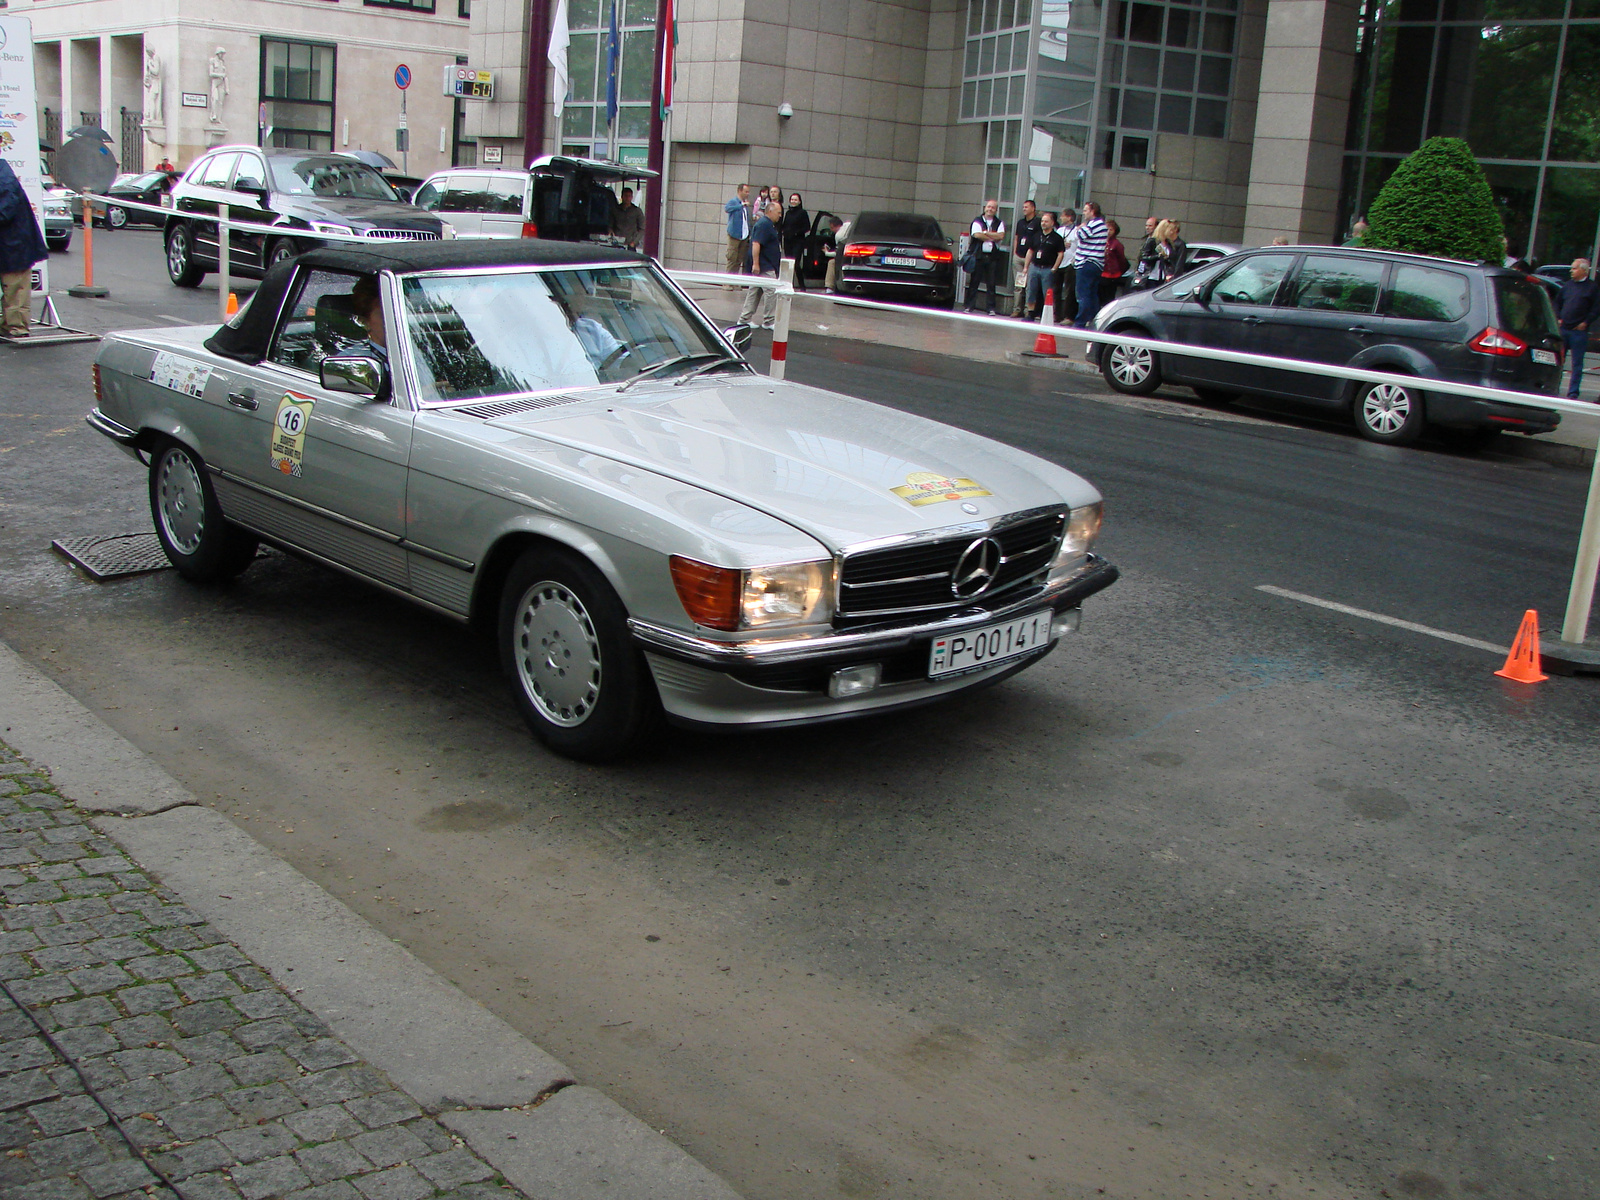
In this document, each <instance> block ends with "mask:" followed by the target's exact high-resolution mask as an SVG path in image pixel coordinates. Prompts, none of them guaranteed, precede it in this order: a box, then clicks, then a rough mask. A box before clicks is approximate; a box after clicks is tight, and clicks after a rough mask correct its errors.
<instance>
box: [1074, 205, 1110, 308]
mask: <svg viewBox="0 0 1600 1200" xmlns="http://www.w3.org/2000/svg"><path fill="white" fill-rule="evenodd" d="M1109 236H1110V230H1109V229H1107V228H1106V222H1105V218H1104V217H1102V216H1101V215H1100V206H1099V205H1098V204H1096V203H1095V202H1094V201H1093V200H1085V201H1084V202H1083V224H1081V225H1080V226H1079V227H1078V246H1077V251H1076V253H1075V254H1074V255H1073V260H1072V265H1073V266H1074V267H1075V268H1076V270H1077V276H1078V278H1077V281H1076V282H1077V285H1078V288H1077V291H1078V315H1077V317H1076V318H1075V319H1074V320H1073V322H1072V323H1073V324H1074V325H1076V326H1077V327H1078V328H1079V329H1087V328H1088V327H1089V326H1090V325H1091V324H1092V323H1093V322H1094V315H1095V313H1096V312H1098V311H1099V310H1100V273H1101V272H1102V271H1104V270H1105V269H1106V241H1107V239H1108V238H1109Z"/></svg>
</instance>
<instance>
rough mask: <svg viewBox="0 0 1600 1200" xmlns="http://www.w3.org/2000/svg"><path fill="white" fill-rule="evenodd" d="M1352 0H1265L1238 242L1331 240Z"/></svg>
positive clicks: (1351, 49)
mask: <svg viewBox="0 0 1600 1200" xmlns="http://www.w3.org/2000/svg"><path fill="white" fill-rule="evenodd" d="M1356 25H1357V3H1356V0H1271V3H1270V4H1269V5H1268V8H1267V32H1266V43H1265V46H1264V48H1263V52H1262V57H1261V100H1260V105H1259V107H1258V108H1257V110H1256V133H1255V145H1254V148H1253V150H1252V153H1251V158H1250V191H1249V194H1248V197H1247V199H1246V202H1245V203H1246V207H1245V230H1244V244H1245V245H1247V246H1262V245H1266V244H1268V243H1270V242H1271V241H1272V239H1273V238H1274V237H1276V236H1278V235H1280V234H1281V235H1283V236H1286V237H1287V238H1288V239H1289V241H1290V242H1291V243H1329V242H1332V241H1334V240H1335V238H1336V237H1337V235H1338V234H1339V233H1340V232H1341V231H1339V230H1336V229H1334V227H1333V226H1334V221H1335V219H1336V216H1337V211H1338V206H1339V184H1340V180H1341V177H1342V174H1343V170H1344V140H1345V125H1346V122H1347V120H1348V117H1349V112H1350V99H1351V98H1350V88H1351V86H1352V81H1353V79H1354V75H1355V51H1356Z"/></svg>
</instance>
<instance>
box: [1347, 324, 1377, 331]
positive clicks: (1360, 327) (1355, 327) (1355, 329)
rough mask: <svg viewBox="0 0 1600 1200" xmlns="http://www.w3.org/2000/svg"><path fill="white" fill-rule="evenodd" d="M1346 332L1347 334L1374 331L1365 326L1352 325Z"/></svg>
mask: <svg viewBox="0 0 1600 1200" xmlns="http://www.w3.org/2000/svg"><path fill="white" fill-rule="evenodd" d="M1345 332H1346V333H1371V332H1372V330H1370V329H1368V328H1367V327H1366V326H1365V325H1352V326H1350V328H1349V329H1347V330H1346V331H1345Z"/></svg>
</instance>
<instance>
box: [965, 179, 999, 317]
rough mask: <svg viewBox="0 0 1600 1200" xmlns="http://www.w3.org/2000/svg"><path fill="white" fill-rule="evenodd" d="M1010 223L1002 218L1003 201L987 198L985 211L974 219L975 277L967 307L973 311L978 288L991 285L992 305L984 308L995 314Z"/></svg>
mask: <svg viewBox="0 0 1600 1200" xmlns="http://www.w3.org/2000/svg"><path fill="white" fill-rule="evenodd" d="M1005 236H1006V223H1005V222H1004V221H1002V220H1001V219H1000V201H998V200H985V201H984V202H983V213H982V215H980V216H978V217H977V218H976V219H974V220H973V222H972V249H971V251H970V252H969V253H971V254H972V255H973V266H972V278H971V281H970V282H969V283H968V285H967V311H968V312H972V311H973V309H974V307H975V306H976V305H977V301H978V289H979V288H980V287H982V286H983V285H984V284H988V285H989V307H988V308H987V309H985V310H984V311H985V312H987V313H988V314H989V315H990V316H993V315H994V289H995V284H996V282H997V281H998V280H999V278H1000V272H1001V271H1002V270H1004V268H1005V259H1006V252H1005V251H1004V250H1002V249H1001V248H1000V243H1001V242H1002V241H1004V240H1005Z"/></svg>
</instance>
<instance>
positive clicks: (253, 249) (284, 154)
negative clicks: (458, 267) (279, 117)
mask: <svg viewBox="0 0 1600 1200" xmlns="http://www.w3.org/2000/svg"><path fill="white" fill-rule="evenodd" d="M223 209H226V210H227V213H228V215H229V216H231V217H232V218H233V219H235V220H240V221H250V222H253V223H257V224H260V225H263V226H268V227H269V228H268V229H266V230H264V231H263V232H260V233H257V232H256V231H255V230H253V229H235V230H234V231H233V234H232V236H231V237H230V238H229V239H228V269H229V271H230V272H232V273H233V274H237V275H245V276H251V277H256V278H259V277H260V276H261V275H263V274H265V273H266V271H267V269H268V268H269V267H271V266H273V265H274V264H276V263H280V262H285V261H287V260H288V259H291V258H293V257H294V256H295V255H297V254H301V253H303V252H304V251H306V250H310V249H313V248H314V247H317V246H320V245H323V244H324V243H322V242H321V241H319V240H318V239H317V237H316V234H318V233H333V234H347V235H355V236H359V237H363V238H370V239H372V240H374V241H438V240H439V239H440V238H442V237H443V236H444V226H443V225H442V224H441V223H440V221H439V218H438V217H436V216H434V215H433V214H432V213H427V212H423V211H422V210H421V209H420V208H417V207H415V206H413V205H411V204H407V203H406V202H405V201H404V200H402V199H401V198H400V195H399V193H398V192H396V191H395V190H394V188H393V187H392V186H390V184H389V181H388V180H386V179H385V178H384V177H383V176H382V174H380V173H379V172H378V171H377V170H376V169H374V168H373V167H370V166H368V165H367V164H366V163H363V162H358V161H356V160H355V159H352V158H349V157H346V156H344V155H337V154H319V153H315V152H308V151H305V150H273V149H267V150H263V149H261V148H260V147H257V146H219V147H217V149H215V150H213V151H211V152H210V153H209V154H206V155H205V156H204V157H202V158H199V159H197V160H195V162H194V164H193V165H192V166H191V167H190V168H189V169H188V171H186V172H185V173H184V176H183V178H182V179H181V180H179V181H178V182H177V183H176V184H174V185H173V188H172V215H171V216H169V217H168V218H167V222H166V226H167V227H166V235H165V236H166V249H167V275H168V277H169V278H170V279H171V280H172V282H173V283H175V284H177V285H178V286H179V287H196V286H198V285H199V283H200V281H201V280H202V279H204V278H205V276H206V273H207V272H208V271H214V270H216V269H217V268H218V265H219V264H218V253H217V251H218V246H217V222H216V217H217V214H218V213H219V212H220V211H221V210H223ZM208 217H209V218H210V220H207V218H208Z"/></svg>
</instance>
